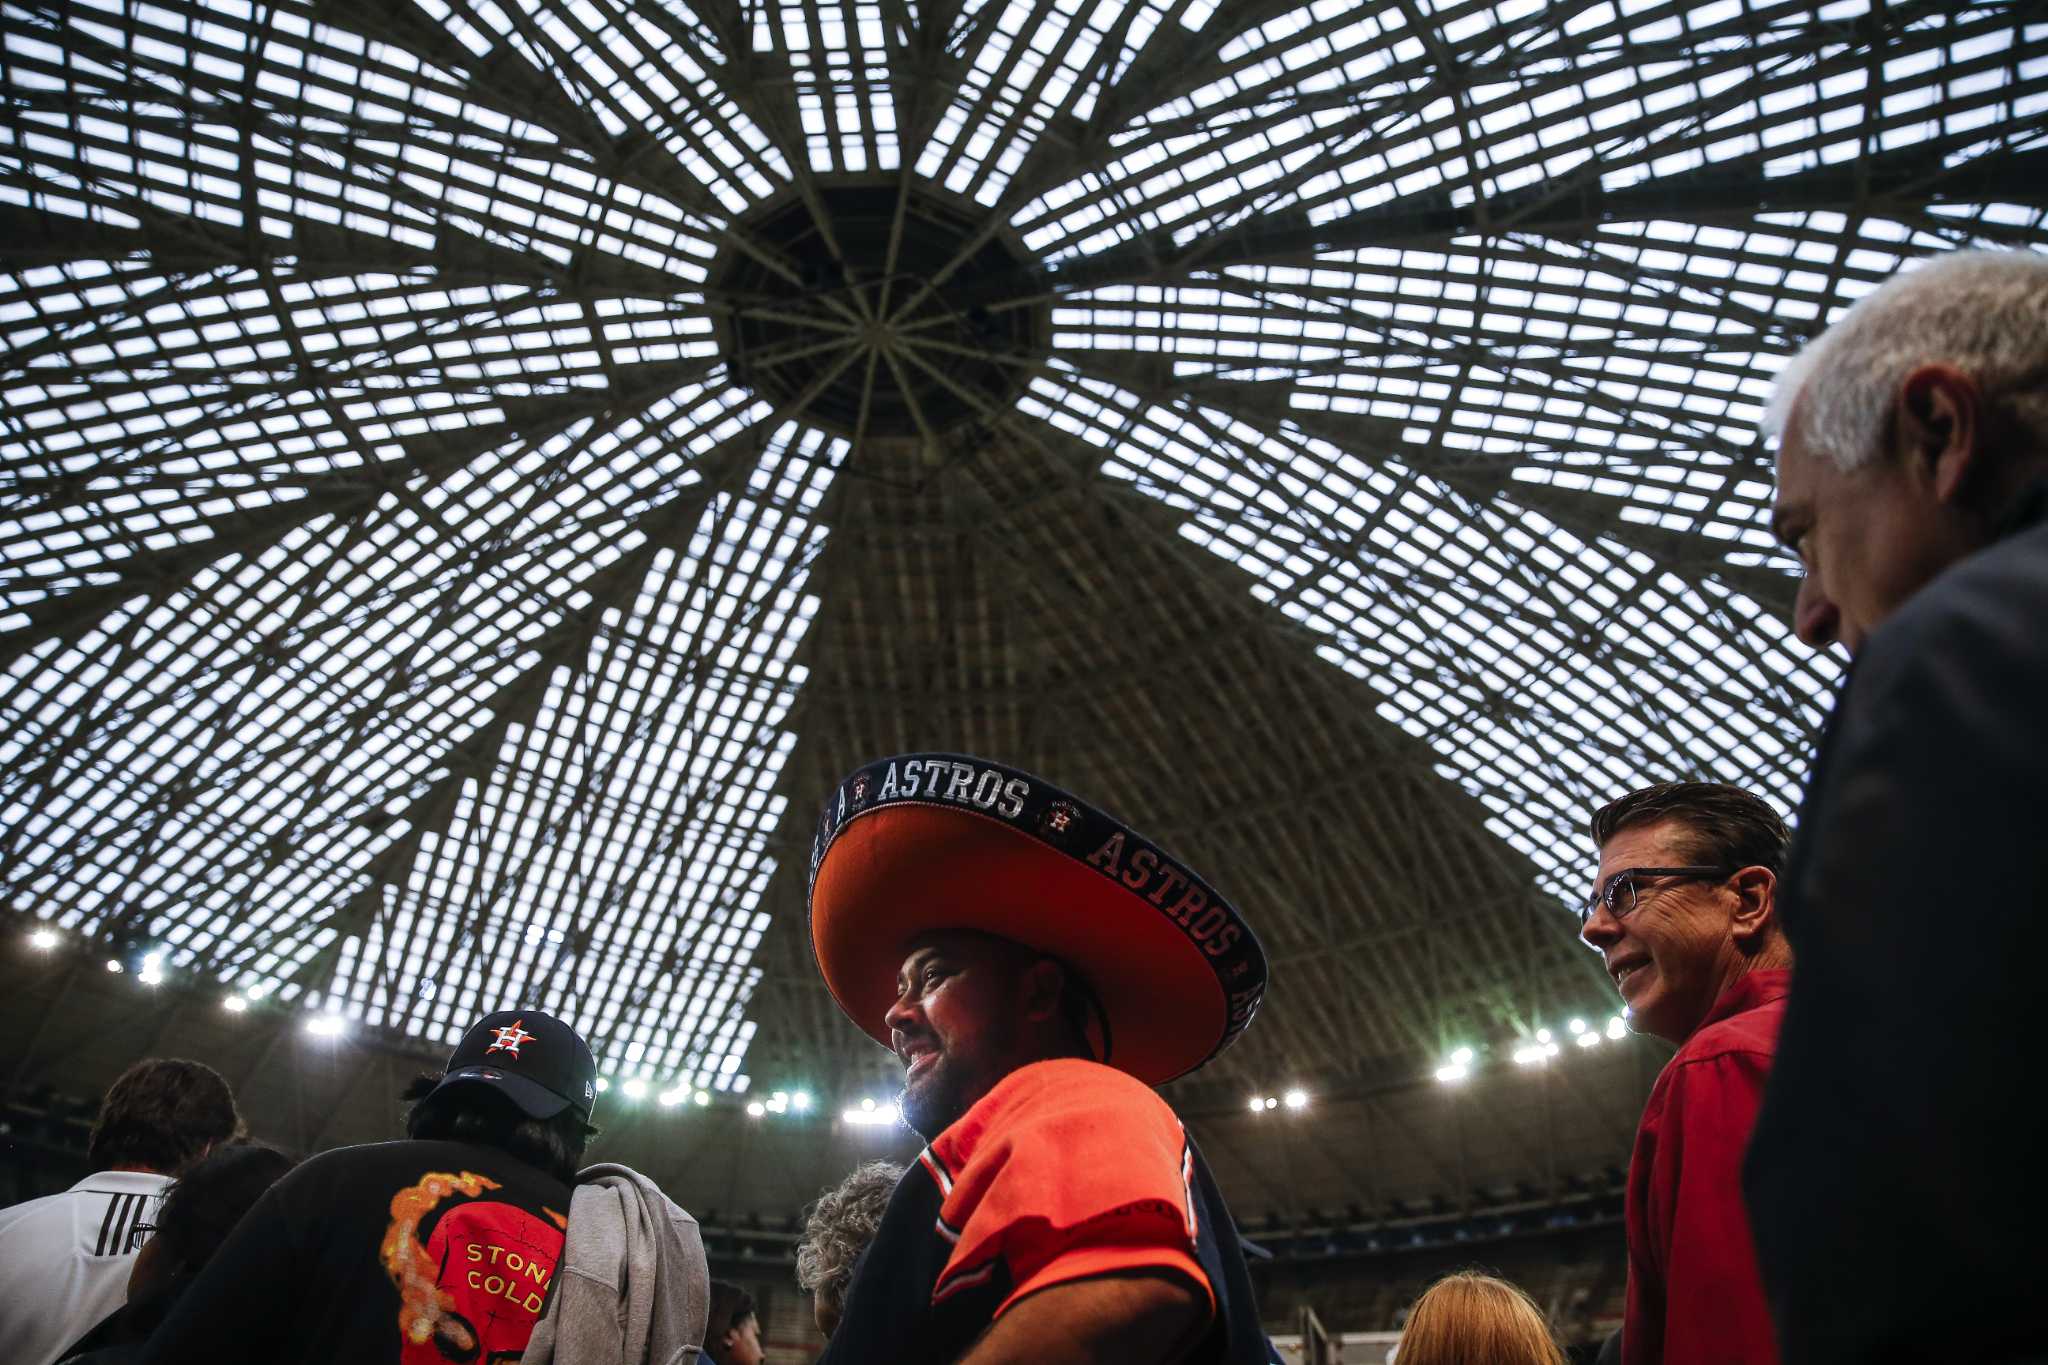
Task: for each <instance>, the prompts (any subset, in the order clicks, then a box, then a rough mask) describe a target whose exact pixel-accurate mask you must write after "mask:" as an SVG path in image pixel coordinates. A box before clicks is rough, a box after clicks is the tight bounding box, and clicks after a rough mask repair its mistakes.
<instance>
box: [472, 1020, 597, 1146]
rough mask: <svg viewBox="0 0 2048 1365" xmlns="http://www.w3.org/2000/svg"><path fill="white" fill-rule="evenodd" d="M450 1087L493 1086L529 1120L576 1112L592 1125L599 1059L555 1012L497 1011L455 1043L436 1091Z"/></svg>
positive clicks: (476, 1024) (480, 1021)
mask: <svg viewBox="0 0 2048 1365" xmlns="http://www.w3.org/2000/svg"><path fill="white" fill-rule="evenodd" d="M451 1085H489V1086H495V1087H496V1088H497V1090H498V1092H499V1093H500V1094H502V1095H503V1096H504V1097H505V1098H506V1099H508V1100H510V1101H512V1103H514V1104H516V1105H518V1106H519V1110H520V1112H521V1113H523V1114H525V1115H526V1116H527V1117H529V1118H536V1119H551V1118H553V1117H554V1116H555V1115H557V1114H559V1113H561V1112H562V1111H563V1110H564V1109H574V1110H575V1111H576V1112H577V1113H578V1114H581V1115H582V1116H583V1119H584V1121H585V1122H588V1121H589V1120H590V1111H591V1108H592V1106H593V1105H595V1104H596V1103H597V1061H596V1059H595V1058H593V1057H592V1056H591V1055H590V1047H589V1045H588V1044H586V1043H585V1042H584V1041H583V1039H581V1038H580V1037H578V1036H577V1034H576V1030H575V1029H572V1028H570V1027H569V1026H568V1025H567V1024H565V1023H563V1022H562V1021H561V1020H559V1019H557V1018H555V1017H554V1016H553V1015H552V1014H543V1013H542V1012H541V1011H539V1010H499V1011H498V1012H497V1013H495V1014H487V1015H485V1016H484V1017H483V1018H481V1019H479V1020H477V1021H476V1022H475V1023H474V1024H471V1025H470V1026H469V1032H467V1033H465V1034H463V1035H462V1041H461V1042H459V1043H457V1044H456V1045H455V1052H454V1054H453V1055H451V1056H450V1057H449V1058H448V1070H447V1072H446V1073H445V1074H444V1075H443V1076H442V1077H441V1084H440V1085H437V1086H435V1087H434V1091H435V1092H436V1093H439V1092H440V1091H441V1090H442V1089H444V1088H445V1087H447V1086H451Z"/></svg>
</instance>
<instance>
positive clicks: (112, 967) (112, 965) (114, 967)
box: [107, 957, 128, 976]
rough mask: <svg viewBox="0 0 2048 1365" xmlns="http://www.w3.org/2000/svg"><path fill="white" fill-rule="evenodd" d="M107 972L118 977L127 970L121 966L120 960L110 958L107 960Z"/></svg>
mask: <svg viewBox="0 0 2048 1365" xmlns="http://www.w3.org/2000/svg"><path fill="white" fill-rule="evenodd" d="M107 970H108V971H110V972H112V973H113V974H114V975H116V976H119V975H120V974H121V973H122V972H125V971H127V970H128V969H127V968H126V967H123V966H122V965H121V959H120V958H118V957H110V958H108V959H107Z"/></svg>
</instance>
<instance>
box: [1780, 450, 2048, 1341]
mask: <svg viewBox="0 0 2048 1365" xmlns="http://www.w3.org/2000/svg"><path fill="white" fill-rule="evenodd" d="M2005 532H2006V533H2005V534H2004V535H2003V536H2002V538H2000V539H1999V540H1998V541H1997V542H1996V543H1994V544H1993V545H1991V546H1990V547H1989V548H1987V549H1985V550H1983V551H1980V552H1979V553H1977V554H1975V555H1972V556H1970V557H1969V558H1967V559H1965V560H1962V561H1960V562H1959V563H1957V564H1955V565H1953V566H1952V567H1950V568H1949V569H1948V570H1946V571H1945V572H1943V573H1942V574H1941V575H1939V576H1938V577H1937V578H1935V579H1934V581H1933V582H1931V583H1930V584H1928V585H1927V586H1926V587H1925V588H1923V589H1922V590H1921V591H1920V592H1919V593H1917V594H1916V595H1915V596H1914V597H1913V598H1911V599H1910V600H1909V601H1908V602H1907V603H1906V604H1905V606H1904V607H1902V608H1901V609H1900V610H1899V611H1898V612H1897V613H1896V614H1895V615H1894V617H1893V618H1892V619H1891V620H1889V621H1887V622H1886V623H1885V624H1884V625H1883V626H1882V627H1880V628H1879V629H1878V630H1876V631H1874V632H1873V633H1872V634H1871V636H1870V638H1869V640H1868V641H1867V642H1866V644H1865V646H1864V649H1863V651H1862V652H1861V654H1860V655H1859V656H1858V657H1857V659H1856V663H1855V666H1854V668H1853V669H1852V670H1851V672H1850V676H1849V679H1848V682H1847V683H1846V684H1845V686H1844V688H1843V691H1842V695H1841V698H1840V700H1839V702H1838V703H1837V704H1836V707H1835V713H1834V716H1833V717H1832V719H1831V720H1830V721H1829V724H1828V727H1827V731H1826V734H1825V736H1824V738H1823V739H1822V742H1821V749H1820V754H1819V757H1818V759H1817V761H1816V763H1815V766H1814V772H1813V775H1812V779H1811V781H1810V782H1809V784H1808V786H1807V791H1806V799H1805V804H1804V806H1803V808H1802V809H1801V811H1800V816H1799V822H1798V836H1797V838H1796V839H1795V841H1794V844H1793V849H1792V853H1791V857H1790V861H1789V863H1788V866H1787V867H1786V871H1785V877H1784V881H1783V884H1782V887H1781V890H1780V893H1779V905H1780V915H1781V917H1782V922H1783V924H1784V926H1785V932H1786V934H1787V936H1788V937H1789V938H1790V940H1791V943H1792V947H1793V950H1794V953H1795V957H1796V965H1795V966H1794V969H1793V979H1792V994H1791V999H1790V1001H1789V1003H1788V1005H1787V1008H1786V1012H1785V1024H1784V1031H1783V1033H1782V1034H1781V1035H1780V1037H1779V1041H1778V1055H1777V1064H1776V1066H1775V1068H1774V1069H1773V1070H1772V1072H1771V1080H1770V1087H1769V1089H1768V1091H1767V1092H1766V1094H1765V1099H1764V1107H1763V1112H1762V1115H1761V1116H1760V1117H1759V1119H1758V1121H1757V1125H1756V1131H1755V1135H1754V1137H1753V1139H1752V1141H1751V1144H1750V1149H1749V1155H1748V1159H1747V1163H1746V1166H1745V1170H1744V1182H1743V1183H1744V1188H1745V1193H1746V1194H1747V1197H1748V1202H1749V1210H1750V1220H1751V1224H1752V1226H1753V1228H1754V1230H1755V1234H1756V1241H1757V1252H1758V1258H1759V1262H1760V1264H1761V1268H1762V1271H1763V1277H1764V1282H1765V1287H1766V1289H1767V1290H1768V1291H1769V1294H1770V1298H1771V1306H1772V1311H1773V1314H1774V1316H1775V1318H1776V1320H1777V1324H1778V1336H1779V1341H1780V1343H1781V1344H1782V1346H1783V1348H1784V1359H1785V1361H1786V1363H1787V1365H1816V1363H1819V1362H1826V1363H1828V1365H1832V1363H1833V1362H1838V1361H1839V1362H1849V1361H1855V1362H1877V1361H1907V1360H1942V1361H1959V1362H1960V1361H1976V1360H2002V1359H2007V1358H2010V1357H2011V1356H2013V1355H2016V1354H2018V1353H2019V1352H2020V1351H2021V1350H2022V1349H2023V1348H2029V1347H2031V1348H2033V1349H2034V1350H2038V1349H2039V1348H2040V1345H2041V1343H2042V1341H2043V1339H2044V1337H2048V1326H2044V1323H2043V1316H2042V1307H2041V1302H2040V1292H2041V1285H2042V1283H2043V1268H2042V1266H2043V1261H2042V1251H2041V1247H2042V1237H2043V1233H2044V1229H2048V1184H2044V1182H2043V1181H2042V1180H2041V1176H2040V1169H2041V1139H2040V1134H2039V1131H2038V1130H2037V1129H2036V1128H2035V1127H2034V1123H2033V1114H2034V1113H2035V1112H2036V1109H2037V1106H2038V1104H2039V1097H2038V1093H2037V1091H2038V1087H2039V1085H2040V1083H2041V1081H2042V1080H2043V1079H2044V1076H2048V1062H2044V1058H2048V1053H2044V1051H2043V1049H2044V1046H2048V1040H2044V1039H2043V1038H2042V1036H2041V1025H2042V1022H2043V1007H2044V1005H2048V989H2044V971H2048V484H2043V485H2040V486H2037V487H2036V488H2035V489H2033V490H2032V492H2031V493H2030V494H2029V495H2028V496H2027V497H2026V498H2024V499H2023V500H2022V502H2021V504H2020V505H2019V506H2018V507H2017V508H2016V509H2015V512H2014V514H2013V515H2012V517H2011V518H2010V519H2009V520H2008V522H2007V523H2006V526H2005Z"/></svg>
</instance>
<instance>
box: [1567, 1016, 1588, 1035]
mask: <svg viewBox="0 0 2048 1365" xmlns="http://www.w3.org/2000/svg"><path fill="white" fill-rule="evenodd" d="M1565 1027H1566V1028H1568V1029H1570V1030H1571V1031H1572V1034H1573V1036H1575V1037H1576V1036H1577V1035H1579V1034H1581V1033H1584V1032H1585V1031H1586V1021H1585V1020H1583V1019H1574V1020H1572V1021H1571V1022H1570V1023H1569V1024H1566V1025H1565Z"/></svg>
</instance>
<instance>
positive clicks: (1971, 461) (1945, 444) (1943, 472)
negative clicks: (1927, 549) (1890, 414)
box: [1894, 363, 1982, 504]
mask: <svg viewBox="0 0 2048 1365" xmlns="http://www.w3.org/2000/svg"><path fill="white" fill-rule="evenodd" d="M1981 409H1982V396H1981V395H1980V394H1979V393H1978V391H1977V383H1976V381H1975V380H1973V379H1971V378H1970V376H1968V375H1966V374H1964V373H1963V372H1962V371H1961V370H1958V369H1957V368H1956V367H1955V366H1953V365H1943V364H1938V363H1937V364H1927V365H1921V366H1918V367H1916V368H1915V369H1914V370H1913V371H1912V373H1910V374H1908V375H1907V376H1906V377H1905V379H1904V380H1903V381H1901V382H1900V384H1899V400H1898V409H1897V411H1896V413H1895V414H1894V416H1895V418H1896V420H1897V426H1898V433H1899V444H1900V447H1901V450H1902V453H1903V454H1904V456H1905V458H1906V460H1907V462H1908V463H1909V465H1910V466H1911V468H1912V471H1913V473H1914V475H1915V476H1916V477H1917V478H1919V479H1921V480H1923V481H1924V482H1925V484H1926V486H1927V487H1928V489H1929V490H1930V491H1931V492H1932V493H1933V495H1934V499H1935V501H1937V502H1941V503H1949V504H1953V503H1954V502H1955V501H1956V498H1957V495H1958V494H1959V493H1960V492H1961V490H1962V488H1963V486H1964V485H1965V484H1966V483H1967V482H1968V481H1969V479H1970V478H1971V476H1972V475H1974V474H1975V473H1976V458H1977V439H1978V436H1979V434H1980V424H1981V420H1982V412H1981Z"/></svg>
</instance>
